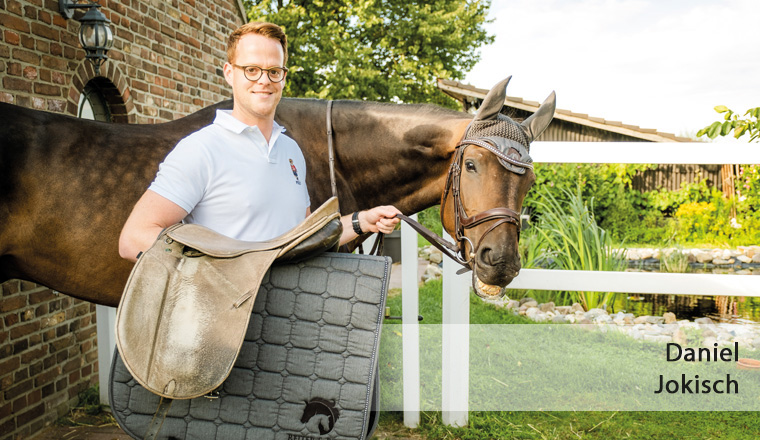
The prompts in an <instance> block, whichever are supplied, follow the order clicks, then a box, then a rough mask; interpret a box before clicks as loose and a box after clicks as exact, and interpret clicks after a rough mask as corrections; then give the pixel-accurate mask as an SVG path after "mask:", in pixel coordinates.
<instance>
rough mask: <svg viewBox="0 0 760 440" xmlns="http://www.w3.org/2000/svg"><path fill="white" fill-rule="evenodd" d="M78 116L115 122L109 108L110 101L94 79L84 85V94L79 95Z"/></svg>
mask: <svg viewBox="0 0 760 440" xmlns="http://www.w3.org/2000/svg"><path fill="white" fill-rule="evenodd" d="M77 116H78V117H80V118H82V119H92V120H95V121H103V122H113V120H112V119H111V111H110V109H109V108H108V102H106V98H105V96H104V93H103V90H102V89H101V88H100V87H99V86H98V83H97V82H96V81H95V80H93V81H90V82H88V83H87V85H86V86H84V90H83V91H82V94H81V95H79V110H78V111H77Z"/></svg>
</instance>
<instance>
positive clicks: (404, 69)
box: [244, 0, 493, 108]
mask: <svg viewBox="0 0 760 440" xmlns="http://www.w3.org/2000/svg"><path fill="white" fill-rule="evenodd" d="M244 3H245V5H246V7H247V8H248V11H249V12H248V17H249V18H250V19H252V20H266V21H270V22H273V23H277V24H279V25H280V26H282V27H283V28H284V29H285V32H286V33H287V35H288V44H289V54H290V57H289V62H288V64H289V67H290V69H291V71H290V75H289V76H288V79H287V84H286V94H287V95H288V96H294V97H315V98H329V99H367V100H371V101H385V102H406V103H415V102H433V103H436V104H440V105H444V106H448V107H451V108H458V105H457V104H456V101H454V100H453V99H452V98H449V97H447V96H445V95H444V94H443V93H440V92H439V91H438V89H437V86H436V79H437V78H449V79H455V80H459V79H463V78H464V75H465V74H466V73H467V72H468V71H470V70H471V69H472V68H473V67H474V66H475V64H476V63H477V62H478V61H479V59H480V54H479V52H478V51H477V49H478V48H479V47H480V46H481V45H483V44H489V43H491V42H493V36H489V35H488V34H487V33H486V31H485V28H484V25H485V24H486V22H487V21H486V15H487V13H488V9H489V7H490V1H488V0H475V1H471V0H435V1H425V2H423V1H416V0H411V1H410V0H392V1H382V2H381V1H378V0H358V1H347V0H336V1H329V0H318V1H313V2H312V1H308V2H307V1H303V0H300V1H295V0H290V1H288V0H245V2H244Z"/></svg>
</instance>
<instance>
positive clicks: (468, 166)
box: [464, 160, 477, 173]
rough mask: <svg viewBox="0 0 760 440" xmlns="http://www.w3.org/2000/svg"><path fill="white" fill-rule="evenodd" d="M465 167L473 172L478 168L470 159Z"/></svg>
mask: <svg viewBox="0 0 760 440" xmlns="http://www.w3.org/2000/svg"><path fill="white" fill-rule="evenodd" d="M464 169H466V170H467V171H470V172H473V173H474V172H475V171H477V168H475V163H474V162H473V161H471V160H468V161H466V162H465V163H464Z"/></svg>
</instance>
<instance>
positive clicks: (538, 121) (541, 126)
mask: <svg viewBox="0 0 760 440" xmlns="http://www.w3.org/2000/svg"><path fill="white" fill-rule="evenodd" d="M556 107H557V95H556V94H555V93H554V92H552V93H551V94H550V95H549V97H548V98H546V100H545V101H544V103H543V104H541V107H539V108H538V110H536V112H535V113H533V114H532V115H530V117H528V119H526V120H524V121H523V122H522V126H523V128H524V129H525V134H527V135H528V143H530V142H533V140H534V139H536V138H537V137H539V136H541V133H543V132H544V130H546V127H548V126H549V123H550V122H551V121H552V118H554V110H555V108H556Z"/></svg>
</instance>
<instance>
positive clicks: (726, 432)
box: [375, 411, 760, 440]
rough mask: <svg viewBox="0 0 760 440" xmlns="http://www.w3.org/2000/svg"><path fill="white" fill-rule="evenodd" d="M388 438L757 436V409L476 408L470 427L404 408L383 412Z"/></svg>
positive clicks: (384, 432) (599, 439) (595, 439)
mask: <svg viewBox="0 0 760 440" xmlns="http://www.w3.org/2000/svg"><path fill="white" fill-rule="evenodd" d="M378 434H380V435H378V436H376V437H375V438H378V439H380V438H383V439H407V438H424V439H431V440H432V439H462V440H481V439H482V440H492V439H535V440H545V439H561V440H565V439H567V440H571V439H572V440H577V439H584V440H607V439H668V440H670V439H674V440H675V439H678V440H692V439H693V440H697V439H737V440H743V439H747V440H749V439H757V438H758V437H759V436H760V417H758V414H757V413H755V412H538V411H532V412H470V416H469V425H468V426H466V427H464V428H454V427H451V426H446V425H444V424H443V423H442V422H441V413H438V412H424V413H422V415H421V423H420V426H419V427H418V428H417V429H408V428H406V427H404V426H403V414H402V413H400V412H393V413H383V414H382V415H381V417H380V430H379V431H378Z"/></svg>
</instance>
